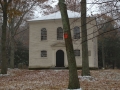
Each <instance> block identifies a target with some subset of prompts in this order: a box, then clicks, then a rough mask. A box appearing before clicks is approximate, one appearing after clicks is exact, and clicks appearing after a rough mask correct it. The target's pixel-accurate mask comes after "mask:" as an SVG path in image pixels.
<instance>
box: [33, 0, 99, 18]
mask: <svg viewBox="0 0 120 90" xmlns="http://www.w3.org/2000/svg"><path fill="white" fill-rule="evenodd" d="M58 1H59V0H49V1H47V2H46V3H45V4H46V5H51V6H52V7H54V6H55V5H57V4H58ZM71 1H72V0H71ZM92 2H98V0H87V3H92ZM36 8H38V7H36ZM87 8H88V9H87V13H88V14H89V15H90V14H91V12H92V14H96V13H98V11H99V10H98V6H97V5H96V4H94V5H93V4H87ZM40 11H42V10H40V8H38V9H37V11H35V17H34V18H39V17H41V16H42V15H41V12H40Z"/></svg>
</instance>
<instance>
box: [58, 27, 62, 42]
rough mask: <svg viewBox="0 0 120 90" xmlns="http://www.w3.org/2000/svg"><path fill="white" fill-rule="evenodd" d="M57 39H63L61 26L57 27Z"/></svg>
mask: <svg viewBox="0 0 120 90" xmlns="http://www.w3.org/2000/svg"><path fill="white" fill-rule="evenodd" d="M57 40H63V29H62V27H58V28H57Z"/></svg>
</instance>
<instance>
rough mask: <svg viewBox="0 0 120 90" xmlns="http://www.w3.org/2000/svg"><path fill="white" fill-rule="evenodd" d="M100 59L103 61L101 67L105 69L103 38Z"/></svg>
mask: <svg viewBox="0 0 120 90" xmlns="http://www.w3.org/2000/svg"><path fill="white" fill-rule="evenodd" d="M102 61H103V69H105V51H104V39H103V41H102Z"/></svg>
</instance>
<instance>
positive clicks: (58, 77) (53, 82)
mask: <svg viewBox="0 0 120 90" xmlns="http://www.w3.org/2000/svg"><path fill="white" fill-rule="evenodd" d="M90 72H91V77H82V76H81V70H78V75H79V76H78V77H79V81H80V86H81V88H82V89H84V90H120V70H91V71H90ZM68 75H69V74H68V70H20V69H8V74H7V75H0V90H65V89H67V86H68Z"/></svg>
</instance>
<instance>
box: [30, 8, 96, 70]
mask: <svg viewBox="0 0 120 90" xmlns="http://www.w3.org/2000/svg"><path fill="white" fill-rule="evenodd" d="M68 16H69V21H70V27H71V34H72V39H73V46H74V52H75V58H76V63H77V67H82V47H81V46H82V45H81V33H80V32H81V27H80V26H81V25H80V23H81V22H80V14H79V13H77V12H72V11H69V10H68ZM87 21H91V22H90V23H88V24H87V29H88V32H87V33H88V39H90V38H91V39H90V40H88V52H89V66H90V67H91V68H97V67H98V53H97V38H93V37H94V36H96V35H97V34H96V33H94V32H96V31H97V28H96V27H95V26H94V25H95V24H96V22H95V20H94V18H92V17H87ZM28 23H29V68H30V69H35V68H54V67H68V61H67V55H66V48H65V42H64V37H63V29H62V28H63V27H62V21H61V14H60V12H56V13H54V14H50V15H47V16H43V17H41V18H38V19H33V20H29V21H28ZM89 34H90V35H89Z"/></svg>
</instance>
